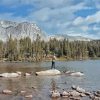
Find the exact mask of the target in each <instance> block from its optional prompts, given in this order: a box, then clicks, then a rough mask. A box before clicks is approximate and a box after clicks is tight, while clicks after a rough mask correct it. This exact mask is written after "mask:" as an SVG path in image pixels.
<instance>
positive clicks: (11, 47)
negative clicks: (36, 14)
mask: <svg viewBox="0 0 100 100" xmlns="http://www.w3.org/2000/svg"><path fill="white" fill-rule="evenodd" d="M52 55H55V56H56V57H58V58H61V57H62V58H64V59H66V60H71V59H88V58H97V57H100V40H92V41H69V40H68V39H63V40H57V39H56V38H54V39H50V40H49V41H44V40H41V38H40V36H39V35H37V38H36V40H31V39H30V38H29V37H25V38H21V39H19V40H18V39H13V38H12V36H11V35H10V37H9V38H8V40H7V41H6V42H3V41H0V60H2V59H6V60H8V61H18V60H21V61H22V60H30V61H41V60H44V59H46V58H47V57H50V56H52Z"/></svg>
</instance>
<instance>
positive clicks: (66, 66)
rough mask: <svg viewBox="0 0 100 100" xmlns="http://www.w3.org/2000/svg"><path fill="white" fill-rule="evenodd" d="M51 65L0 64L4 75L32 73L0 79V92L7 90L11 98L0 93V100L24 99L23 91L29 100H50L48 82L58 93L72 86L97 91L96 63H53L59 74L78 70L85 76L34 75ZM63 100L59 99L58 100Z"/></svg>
mask: <svg viewBox="0 0 100 100" xmlns="http://www.w3.org/2000/svg"><path fill="white" fill-rule="evenodd" d="M50 67H51V62H41V63H29V62H21V63H10V62H4V63H0V73H4V72H16V71H21V72H24V73H25V72H32V73H33V74H32V76H29V77H25V76H23V77H18V78H2V77H1V78H0V92H1V91H2V90H3V89H10V90H12V91H13V95H4V94H2V93H0V100H28V99H26V98H24V96H23V95H21V94H20V93H19V91H21V90H26V91H27V94H32V95H33V98H32V100H51V98H50V96H49V94H50V90H51V88H52V82H55V84H56V87H57V88H58V89H59V90H60V91H61V90H62V89H63V88H64V89H66V90H68V89H70V88H71V86H72V85H76V86H80V87H82V88H84V89H85V90H87V91H94V90H98V89H100V60H83V61H57V62H56V69H58V70H60V71H64V70H70V71H80V72H83V73H84V74H85V75H84V76H82V77H74V76H67V75H57V76H36V75H35V72H36V71H41V70H46V69H50ZM29 100H30V99H29ZM57 100H58V99H57ZM62 100H63V99H62Z"/></svg>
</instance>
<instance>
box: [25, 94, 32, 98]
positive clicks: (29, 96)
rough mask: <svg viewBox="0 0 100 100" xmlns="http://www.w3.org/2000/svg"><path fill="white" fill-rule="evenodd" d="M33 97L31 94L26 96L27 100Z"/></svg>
mask: <svg viewBox="0 0 100 100" xmlns="http://www.w3.org/2000/svg"><path fill="white" fill-rule="evenodd" d="M32 97H33V95H31V94H30V95H26V96H25V98H32Z"/></svg>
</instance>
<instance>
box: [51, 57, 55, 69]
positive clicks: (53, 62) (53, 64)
mask: <svg viewBox="0 0 100 100" xmlns="http://www.w3.org/2000/svg"><path fill="white" fill-rule="evenodd" d="M55 59H56V57H55V56H53V57H52V65H51V69H55Z"/></svg>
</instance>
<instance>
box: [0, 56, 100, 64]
mask: <svg viewBox="0 0 100 100" xmlns="http://www.w3.org/2000/svg"><path fill="white" fill-rule="evenodd" d="M82 60H100V57H95V58H93V57H91V58H81V59H72V58H70V59H66V58H65V57H59V58H57V59H56V60H55V61H82ZM41 61H44V62H45V61H48V62H49V61H51V59H43V60H41ZM41 61H32V60H22V61H21V60H16V61H15V60H12V61H10V60H3V59H2V60H0V62H14V63H21V62H41Z"/></svg>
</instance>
